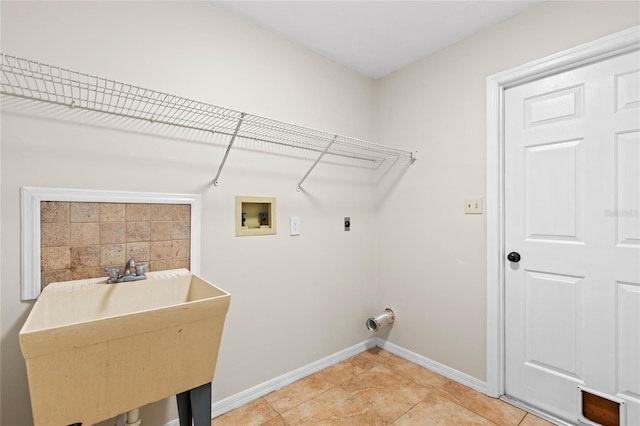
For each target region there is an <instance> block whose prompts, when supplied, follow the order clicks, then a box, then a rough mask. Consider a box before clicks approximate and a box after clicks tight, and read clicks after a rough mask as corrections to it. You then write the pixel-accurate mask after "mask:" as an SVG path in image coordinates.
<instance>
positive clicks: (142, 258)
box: [127, 242, 151, 272]
mask: <svg viewBox="0 0 640 426" xmlns="http://www.w3.org/2000/svg"><path fill="white" fill-rule="evenodd" d="M128 259H133V260H134V261H135V262H136V263H146V262H149V260H151V250H150V244H149V243H147V242H142V243H127V260H128ZM134 272H135V271H134Z"/></svg>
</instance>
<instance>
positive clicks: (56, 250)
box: [40, 247, 71, 271]
mask: <svg viewBox="0 0 640 426" xmlns="http://www.w3.org/2000/svg"><path fill="white" fill-rule="evenodd" d="M70 251H71V249H70V247H42V248H41V249H40V268H41V269H42V271H54V270H56V269H69V266H70Z"/></svg>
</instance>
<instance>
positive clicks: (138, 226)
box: [127, 222, 151, 242]
mask: <svg viewBox="0 0 640 426" xmlns="http://www.w3.org/2000/svg"><path fill="white" fill-rule="evenodd" d="M150 235H151V226H150V223H149V222H127V242H137V241H149V240H150Z"/></svg>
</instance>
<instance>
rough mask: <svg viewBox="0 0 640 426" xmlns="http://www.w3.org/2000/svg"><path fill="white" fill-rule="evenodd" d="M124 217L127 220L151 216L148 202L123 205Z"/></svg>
mask: <svg viewBox="0 0 640 426" xmlns="http://www.w3.org/2000/svg"><path fill="white" fill-rule="evenodd" d="M125 217H126V221H127V222H142V221H147V220H149V218H150V217H151V208H150V205H149V204H127V205H126V207H125Z"/></svg>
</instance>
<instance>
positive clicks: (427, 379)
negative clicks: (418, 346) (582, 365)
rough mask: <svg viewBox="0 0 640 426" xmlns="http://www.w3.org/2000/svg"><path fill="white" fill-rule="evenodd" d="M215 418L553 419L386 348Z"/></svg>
mask: <svg viewBox="0 0 640 426" xmlns="http://www.w3.org/2000/svg"><path fill="white" fill-rule="evenodd" d="M211 425H212V426H223V425H234V426H236V425H237V426H249V425H253V426H283V425H289V426H298V425H358V426H360V425H363V426H376V425H397V426H407V425H415V426H418V425H419V426H425V425H429V426H431V425H447V426H448V425H504V426H508V425H513V426H549V425H551V423H549V422H547V421H545V420H542V419H540V418H538V417H536V416H534V415H532V414H530V413H527V412H526V411H523V410H521V409H519V408H516V407H514V406H512V405H509V404H507V403H505V402H503V401H500V400H498V399H493V398H489V397H487V396H486V395H483V394H481V393H478V392H476V391H474V390H472V389H470V388H468V387H466V386H463V385H460V384H459V383H457V382H453V381H451V380H449V379H447V378H445V377H443V376H440V375H438V374H435V373H433V372H431V371H429V370H427V369H426V368H422V367H420V366H419V365H417V364H414V363H412V362H409V361H406V360H404V359H402V358H400V357H398V356H395V355H393V354H391V353H389V352H387V351H384V350H382V349H380V348H373V349H369V350H368V351H366V352H363V353H361V354H358V355H356V356H354V357H351V358H349V359H346V360H344V361H342V362H341V363H339V364H336V365H333V366H331V367H328V368H326V369H324V370H322V371H319V372H318V373H315V374H312V375H311V376H308V377H305V378H304V379H301V380H298V381H297V382H294V383H292V384H290V385H289V386H286V387H284V388H282V389H278V390H277V391H274V392H271V393H270V394H268V395H266V396H264V397H262V398H260V399H258V400H256V401H253V402H251V403H249V404H247V405H245V406H243V407H240V408H238V409H236V410H234V411H231V412H229V413H227V414H224V415H222V416H220V417H217V418H215V419H213V420H212V421H211Z"/></svg>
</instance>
